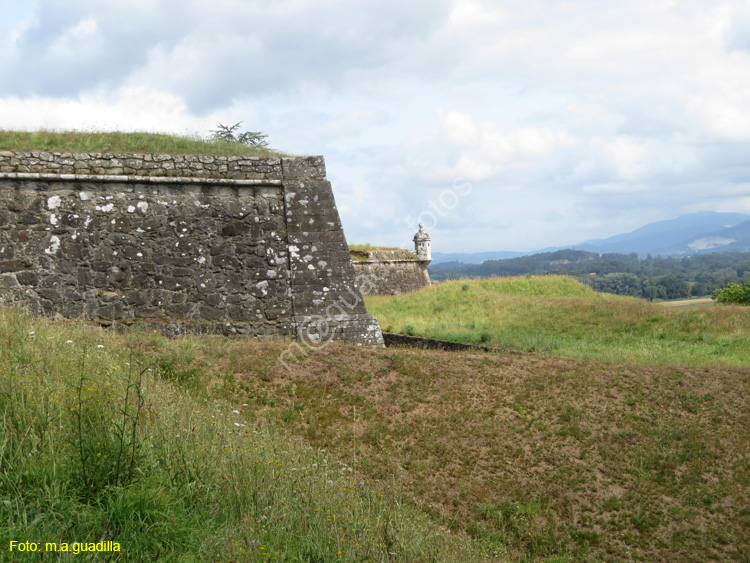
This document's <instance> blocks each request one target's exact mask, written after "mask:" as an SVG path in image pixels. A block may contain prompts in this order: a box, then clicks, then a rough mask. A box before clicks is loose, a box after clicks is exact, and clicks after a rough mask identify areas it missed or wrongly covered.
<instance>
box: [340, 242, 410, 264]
mask: <svg viewBox="0 0 750 563" xmlns="http://www.w3.org/2000/svg"><path fill="white" fill-rule="evenodd" d="M374 250H401V249H400V248H394V247H390V246H373V245H371V244H350V245H349V253H350V254H351V257H352V260H355V261H364V260H369V259H370V252H372V251H374Z"/></svg>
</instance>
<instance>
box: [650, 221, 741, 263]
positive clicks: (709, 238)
mask: <svg viewBox="0 0 750 563" xmlns="http://www.w3.org/2000/svg"><path fill="white" fill-rule="evenodd" d="M749 251H750V221H745V222H744V223H740V224H739V225H736V226H733V227H729V228H725V229H721V230H719V231H715V232H712V233H707V234H702V235H698V236H693V237H690V238H688V239H686V240H683V241H682V243H681V244H678V245H675V246H673V247H671V248H666V249H664V250H662V251H659V252H658V254H662V255H664V256H680V255H692V254H706V253H709V252H749Z"/></svg>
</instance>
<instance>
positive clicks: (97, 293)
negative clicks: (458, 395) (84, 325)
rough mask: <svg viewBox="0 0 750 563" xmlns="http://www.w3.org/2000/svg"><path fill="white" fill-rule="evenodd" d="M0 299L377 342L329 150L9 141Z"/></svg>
mask: <svg viewBox="0 0 750 563" xmlns="http://www.w3.org/2000/svg"><path fill="white" fill-rule="evenodd" d="M0 301H2V302H6V303H18V304H22V305H24V306H26V307H28V308H29V309H30V310H31V311H32V312H34V313H36V314H40V315H45V316H49V317H53V318H70V319H73V318H75V319H86V320H96V321H110V322H112V321H125V322H127V321H131V320H140V321H143V322H147V323H153V324H158V323H160V322H161V323H163V324H164V325H165V326H169V327H172V328H171V329H170V330H172V331H173V332H174V331H180V330H191V329H196V327H197V328H199V329H200V330H210V329H211V327H214V328H216V330H217V331H219V332H225V333H239V334H247V335H251V336H255V337H260V338H269V337H275V336H293V337H296V338H299V339H301V340H308V341H312V342H320V341H321V340H323V339H326V340H327V339H336V340H351V341H355V342H358V343H363V344H370V345H382V336H381V333H380V328H379V326H378V324H377V321H376V320H375V319H374V318H373V317H372V316H370V315H368V314H367V311H366V309H365V306H364V303H363V301H362V298H361V295H360V292H359V289H358V285H357V280H356V278H355V272H354V269H353V267H352V265H351V261H350V257H349V253H348V248H347V245H346V239H345V237H344V233H343V230H342V228H341V222H340V220H339V216H338V211H337V210H336V204H335V201H334V199H333V193H332V191H331V186H330V183H329V182H328V181H327V180H326V176H325V163H324V161H323V158H322V157H300V158H275V157H246V156H242V157H240V156H236V157H235V156H227V157H222V156H198V155H196V156H171V155H148V154H146V155H135V154H130V155H128V154H88V153H85V154H78V153H62V152H60V153H55V152H52V153H48V152H30V153H20V152H10V151H3V152H0ZM174 327H178V328H176V329H175V328H174ZM207 327H208V328H207Z"/></svg>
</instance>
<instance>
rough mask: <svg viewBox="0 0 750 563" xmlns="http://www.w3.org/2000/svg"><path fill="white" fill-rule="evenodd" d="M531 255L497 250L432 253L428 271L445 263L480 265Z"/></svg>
mask: <svg viewBox="0 0 750 563" xmlns="http://www.w3.org/2000/svg"><path fill="white" fill-rule="evenodd" d="M528 254H531V253H530V252H512V251H505V250H498V251H497V252H474V253H467V252H452V253H451V252H433V253H432V264H430V271H432V268H434V267H435V266H436V265H438V264H443V263H446V262H452V263H454V265H455V264H481V263H482V262H486V261H487V260H504V259H506V258H516V257H518V256H526V255H528Z"/></svg>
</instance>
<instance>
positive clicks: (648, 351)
mask: <svg viewBox="0 0 750 563" xmlns="http://www.w3.org/2000/svg"><path fill="white" fill-rule="evenodd" d="M365 302H366V304H367V309H368V311H369V312H370V313H372V314H373V315H375V316H376V317H377V318H378V320H379V321H380V325H381V327H382V328H383V329H384V330H392V331H395V332H401V333H405V334H415V335H420V336H427V337H433V338H441V339H447V340H456V341H460V342H466V343H470V344H486V345H492V346H497V347H501V348H511V349H516V350H520V351H524V352H535V353H542V354H545V355H549V356H557V357H563V358H574V359H581V360H594V361H607V362H614V363H632V364H638V365H680V366H742V367H750V346H748V344H747V343H748V342H750V316H749V315H748V314H747V308H742V307H733V306H722V307H701V308H668V307H665V306H664V305H661V304H654V303H649V302H646V301H642V300H639V299H635V298H629V297H619V296H614V295H608V294H602V293H596V292H594V291H592V290H591V289H589V288H587V287H585V286H584V285H582V284H580V283H578V282H576V281H574V280H572V279H570V278H566V277H562V276H544V277H532V276H528V277H520V278H491V279H483V280H471V281H461V280H459V281H451V282H445V283H442V284H439V285H438V286H435V287H431V288H427V289H425V290H422V291H419V292H415V293H411V294H407V295H400V296H373V297H367V298H365Z"/></svg>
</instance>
